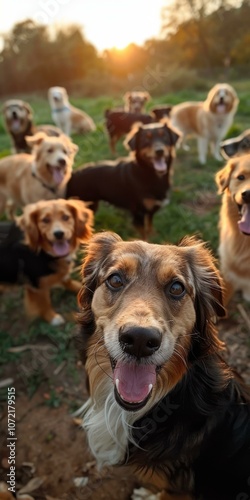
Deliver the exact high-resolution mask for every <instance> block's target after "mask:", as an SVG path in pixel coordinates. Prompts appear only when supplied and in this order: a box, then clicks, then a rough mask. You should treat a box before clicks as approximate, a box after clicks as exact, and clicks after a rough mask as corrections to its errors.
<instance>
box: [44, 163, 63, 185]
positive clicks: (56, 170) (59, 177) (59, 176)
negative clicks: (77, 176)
mask: <svg viewBox="0 0 250 500" xmlns="http://www.w3.org/2000/svg"><path fill="white" fill-rule="evenodd" d="M47 167H48V169H49V171H50V173H51V175H52V177H53V181H54V183H55V184H56V185H58V184H61V182H62V181H63V179H64V169H63V168H61V167H57V166H55V165H50V164H49V163H47Z"/></svg>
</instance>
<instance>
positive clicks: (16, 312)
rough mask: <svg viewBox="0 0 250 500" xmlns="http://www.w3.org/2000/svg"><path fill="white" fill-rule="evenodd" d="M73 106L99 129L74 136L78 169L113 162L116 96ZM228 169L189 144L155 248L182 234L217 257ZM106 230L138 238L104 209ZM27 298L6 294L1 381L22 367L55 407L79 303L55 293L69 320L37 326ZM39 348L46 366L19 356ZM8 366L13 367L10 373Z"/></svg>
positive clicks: (100, 215)
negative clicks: (111, 114)
mask: <svg viewBox="0 0 250 500" xmlns="http://www.w3.org/2000/svg"><path fill="white" fill-rule="evenodd" d="M233 85H234V87H235V89H236V90H237V92H238V95H239V98H240V105H239V109H238V112H237V114H236V117H235V121H234V125H233V126H232V128H231V130H230V131H229V133H228V136H235V135H238V134H239V133H240V132H242V131H243V130H245V129H246V128H248V127H249V116H250V94H249V90H248V89H249V85H248V83H247V82H236V83H233ZM211 86H212V85H211ZM18 97H21V98H24V99H25V100H26V101H28V102H29V103H30V104H31V106H32V107H33V109H34V117H35V123H36V124H43V123H52V121H51V116H50V109H49V105H48V102H47V99H46V98H45V96H44V97H41V96H37V95H29V96H18ZM205 97H206V93H205V92H200V93H197V92H192V91H185V92H181V93H176V94H171V95H165V96H162V97H161V98H158V99H152V100H151V102H150V103H149V104H148V109H150V107H152V106H153V105H156V104H163V103H178V102H182V101H184V100H196V101H197V100H203V99H204V98H205ZM71 101H72V104H74V105H76V106H79V107H80V108H82V109H84V110H85V111H86V112H87V113H89V114H90V115H91V116H92V117H93V119H94V120H95V122H96V124H97V130H96V132H95V133H92V134H91V135H88V136H85V137H82V136H78V135H75V136H73V140H74V142H75V143H77V144H78V146H79V153H78V154H77V157H76V162H75V167H78V166H79V165H82V164H83V163H85V162H88V161H96V160H101V159H104V158H111V154H110V151H109V147H108V141H107V136H106V133H105V130H104V126H103V113H104V110H105V109H106V108H110V107H113V106H116V105H120V104H121V103H122V102H121V100H120V99H119V98H118V97H117V98H116V99H113V100H112V99H110V98H106V97H99V98H97V99H93V100H90V99H84V98H83V99H73V98H72V99H71ZM3 102H4V101H3V100H2V103H3ZM117 149H118V153H119V155H122V156H124V155H126V150H125V149H124V147H123V144H122V141H121V142H120V143H119V145H118V148H117ZM9 153H10V140H9V137H8V136H7V134H6V133H5V130H4V126H3V122H2V121H1V122H0V157H2V156H5V155H7V154H9ZM224 163H225V162H224V161H222V162H218V161H216V160H214V159H213V158H211V157H210V156H209V157H208V161H207V164H206V166H201V165H200V164H199V162H198V159H197V150H196V142H195V141H194V140H190V151H188V152H187V151H183V150H178V151H177V157H176V159H175V162H174V174H173V188H172V194H171V202H170V204H169V205H168V206H166V207H165V208H163V209H161V210H160V211H159V212H158V213H157V214H156V216H155V217H154V228H155V233H154V235H153V236H152V238H151V241H152V242H156V243H164V242H173V243H176V242H178V240H180V239H181V238H182V237H183V236H184V235H187V234H189V235H193V234H196V235H198V236H199V237H200V238H202V239H203V240H205V241H207V242H208V245H209V247H210V248H211V249H212V250H213V252H214V254H215V255H217V246H218V212H219V207H220V197H219V195H218V194H217V189H216V185H215V182H214V176H215V173H216V172H217V171H218V170H219V169H220V168H221V167H222V166H223V165H224ZM102 229H109V230H112V231H115V232H117V233H119V234H120V236H121V237H123V238H124V239H131V238H135V237H137V235H136V233H135V232H134V229H133V227H132V224H131V220H130V217H129V215H128V214H127V213H126V212H123V211H122V210H118V209H116V208H115V207H113V206H108V205H107V204H105V203H102V204H100V208H99V210H98V212H97V214H96V217H95V231H99V230H102ZM79 262H80V260H79ZM22 295H23V291H22V289H21V288H19V289H17V290H14V291H8V292H6V293H4V294H3V295H2V297H1V302H0V317H1V324H0V379H1V378H2V377H3V376H6V375H8V376H9V375H10V372H11V370H13V367H14V368H15V367H16V369H17V373H18V377H19V380H20V382H21V383H24V385H25V387H26V389H27V391H28V393H29V394H30V395H31V394H33V393H34V392H35V391H36V388H37V387H38V386H39V384H40V383H41V382H44V381H46V384H47V393H48V395H49V396H48V398H47V404H49V405H51V406H57V405H59V404H60V401H61V400H62V399H63V395H62V394H59V395H58V394H57V393H56V392H55V384H54V379H53V374H54V373H55V371H56V368H57V367H59V368H60V367H65V365H66V371H67V373H68V374H70V377H73V378H74V377H75V376H76V371H75V365H76V354H75V350H74V347H73V345H72V342H71V340H70V335H71V333H72V331H74V330H75V318H74V313H75V311H76V310H77V305H76V299H75V297H74V296H72V295H71V294H70V293H68V292H65V291H61V290H55V291H53V295H52V297H53V302H54V304H55V307H56V309H57V310H58V311H59V312H61V313H62V314H63V315H64V317H65V318H66V320H67V321H66V323H65V325H64V326H60V327H52V326H50V325H47V324H46V323H44V322H42V321H40V320H35V321H32V322H29V321H28V320H27V318H26V317H25V313H24V310H23V303H22ZM35 343H45V344H46V343H47V344H48V345H49V346H50V347H51V349H50V352H49V356H47V358H46V359H44V356H42V355H41V351H39V350H36V349H35V348H34V349H33V350H32V349H25V348H24V349H23V350H22V349H20V346H25V345H26V344H35ZM47 344H46V345H47ZM13 348H14V352H13ZM48 360H49V361H48ZM8 366H9V367H12V368H11V369H10V368H9V369H8V368H6V367H8ZM27 366H29V369H27Z"/></svg>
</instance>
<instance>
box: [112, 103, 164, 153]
mask: <svg viewBox="0 0 250 500" xmlns="http://www.w3.org/2000/svg"><path fill="white" fill-rule="evenodd" d="M155 121H157V120H156V119H155V118H154V117H153V116H151V115H149V114H146V113H131V112H126V111H120V110H110V109H107V110H106V111H105V125H106V129H107V132H108V135H109V145H110V149H111V151H112V153H113V154H115V146H116V143H117V141H118V140H119V139H120V138H121V137H123V136H124V135H126V134H128V133H129V132H130V130H131V128H132V127H133V125H134V124H135V123H143V124H144V125H146V124H148V123H153V122H155Z"/></svg>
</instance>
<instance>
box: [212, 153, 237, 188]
mask: <svg viewBox="0 0 250 500" xmlns="http://www.w3.org/2000/svg"><path fill="white" fill-rule="evenodd" d="M236 165H237V160H234V159H232V160H229V162H228V163H227V164H226V166H225V167H224V168H222V169H221V170H219V172H217V174H216V175H215V182H216V184H217V186H218V188H219V190H218V193H223V191H225V189H226V188H228V186H229V182H230V178H231V175H232V172H233V170H234V169H235V167H236Z"/></svg>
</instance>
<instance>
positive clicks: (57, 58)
mask: <svg viewBox="0 0 250 500" xmlns="http://www.w3.org/2000/svg"><path fill="white" fill-rule="evenodd" d="M249 18H250V0H238V2H237V0H173V2H172V3H171V4H170V5H168V6H166V7H165V8H164V9H163V13H162V36H161V38H159V39H151V40H148V41H146V42H145V43H144V45H143V46H138V45H136V44H130V45H129V46H128V47H127V48H126V49H124V50H123V51H120V50H116V49H110V50H105V51H104V52H103V53H102V54H99V53H98V51H97V49H96V48H95V46H94V45H93V44H92V43H90V42H89V41H88V40H87V39H86V38H85V36H84V33H83V30H82V28H81V26H79V25H69V26H67V27H63V28H61V29H57V31H55V32H54V33H53V34H51V32H50V30H49V28H48V27H46V26H44V25H38V24H36V23H35V22H34V21H32V20H30V19H27V20H25V21H23V22H20V23H17V24H16V25H15V26H14V27H13V29H12V30H11V31H10V32H9V33H7V34H6V35H4V36H3V44H2V50H1V52H0V95H1V96H6V95H13V94H20V93H25V92H33V91H43V90H45V89H47V88H48V87H50V86H53V85H62V86H65V87H66V88H68V89H72V88H73V89H75V90H76V91H79V92H81V94H83V91H84V94H85V95H100V94H107V93H113V92H116V91H121V90H123V89H128V88H143V87H144V88H146V89H147V90H148V91H150V92H151V93H152V94H154V93H155V94H157V93H158V94H160V93H161V92H162V89H163V88H166V87H165V85H166V82H167V84H168V87H170V88H168V90H171V85H172V87H173V90H174V89H176V86H177V87H178V86H179V87H181V86H185V85H186V86H187V85H188V83H189V81H190V82H192V79H194V75H195V78H196V79H197V75H199V74H200V75H202V74H203V75H204V74H205V75H206V76H212V75H213V72H214V71H215V69H216V68H219V70H220V71H221V68H223V69H224V71H227V72H228V74H230V71H232V70H233V71H234V74H237V76H238V77H240V76H242V75H244V76H248V77H249V76H250V75H249V74H248V75H247V74H246V73H247V72H249V70H248V66H249V60H250V43H249V42H250V32H249ZM114 43H115V40H114ZM174 75H175V77H174Z"/></svg>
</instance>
